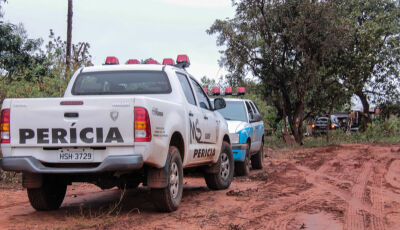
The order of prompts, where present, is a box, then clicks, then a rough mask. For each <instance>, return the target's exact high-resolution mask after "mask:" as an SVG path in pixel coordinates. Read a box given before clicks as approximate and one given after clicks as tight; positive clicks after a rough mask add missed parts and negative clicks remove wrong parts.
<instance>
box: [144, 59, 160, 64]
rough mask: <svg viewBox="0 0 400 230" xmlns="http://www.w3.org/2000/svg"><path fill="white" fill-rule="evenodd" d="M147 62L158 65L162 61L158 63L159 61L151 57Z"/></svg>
mask: <svg viewBox="0 0 400 230" xmlns="http://www.w3.org/2000/svg"><path fill="white" fill-rule="evenodd" d="M146 64H155V65H158V64H160V63H158V61H156V60H153V59H149V60H147V62H146Z"/></svg>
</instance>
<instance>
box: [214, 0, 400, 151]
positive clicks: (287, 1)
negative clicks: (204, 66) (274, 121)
mask: <svg viewBox="0 0 400 230" xmlns="http://www.w3.org/2000/svg"><path fill="white" fill-rule="evenodd" d="M234 6H235V7H236V14H235V16H234V18H232V19H225V20H216V21H215V22H214V24H213V25H212V26H211V28H210V29H209V30H208V33H210V34H217V35H218V40H217V44H218V45H220V46H223V47H224V50H223V51H222V57H221V59H220V62H221V64H223V65H224V66H226V67H227V68H228V70H229V71H230V72H231V73H230V74H229V75H228V76H227V77H228V79H230V81H231V82H232V83H234V82H235V80H236V82H243V80H244V78H245V76H247V75H248V74H249V73H250V74H252V75H253V76H255V77H257V78H259V80H260V81H261V82H260V83H261V84H263V85H264V93H265V95H266V97H267V98H268V99H269V100H270V101H271V102H272V104H273V105H274V106H275V107H276V109H277V111H278V117H279V118H284V117H287V118H288V121H289V124H290V128H291V132H292V134H293V135H294V137H295V139H296V141H297V142H298V143H301V140H302V130H303V128H302V122H303V120H304V119H307V118H308V117H312V116H315V115H317V114H321V113H329V114H331V113H332V112H333V111H334V110H335V109H338V108H343V107H344V106H343V105H346V104H351V96H352V95H354V94H355V95H357V96H358V97H359V98H360V100H361V101H362V104H363V106H364V110H365V111H368V110H369V101H379V100H380V99H384V100H392V99H393V98H396V97H398V95H399V92H398V84H399V82H400V81H399V73H398V70H399V63H400V49H399V46H400V42H399V40H400V39H399V35H400V32H399V31H400V30H399V25H400V23H399V21H400V17H399V15H400V14H399V5H398V4H396V2H395V1H394V0H366V1H359V0H339V1H336V0H325V1H309V0H300V1H299V0H284V1H281V0H270V1H265V0H240V1H234ZM366 114H367V116H366V119H367V122H368V121H369V114H368V113H366Z"/></svg>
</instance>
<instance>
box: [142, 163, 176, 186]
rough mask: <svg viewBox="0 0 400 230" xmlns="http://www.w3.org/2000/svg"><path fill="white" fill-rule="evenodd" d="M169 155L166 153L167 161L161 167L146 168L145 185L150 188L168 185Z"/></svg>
mask: <svg viewBox="0 0 400 230" xmlns="http://www.w3.org/2000/svg"><path fill="white" fill-rule="evenodd" d="M170 161H171V157H170V156H169V155H168V157H167V162H166V163H165V166H164V167H163V168H160V169H158V168H153V167H149V168H147V186H148V187H150V188H166V187H168V168H169V162H170Z"/></svg>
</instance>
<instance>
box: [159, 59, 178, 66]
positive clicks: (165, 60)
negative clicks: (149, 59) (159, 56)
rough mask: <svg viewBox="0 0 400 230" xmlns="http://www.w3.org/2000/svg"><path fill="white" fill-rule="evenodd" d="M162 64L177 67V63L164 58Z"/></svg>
mask: <svg viewBox="0 0 400 230" xmlns="http://www.w3.org/2000/svg"><path fill="white" fill-rule="evenodd" d="M162 64H163V65H175V61H174V59H172V58H164V60H163V62H162Z"/></svg>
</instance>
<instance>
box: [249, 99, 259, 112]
mask: <svg viewBox="0 0 400 230" xmlns="http://www.w3.org/2000/svg"><path fill="white" fill-rule="evenodd" d="M250 105H251V108H252V109H253V112H254V113H255V114H256V113H260V112H258V109H256V104H254V102H252V101H250Z"/></svg>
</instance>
